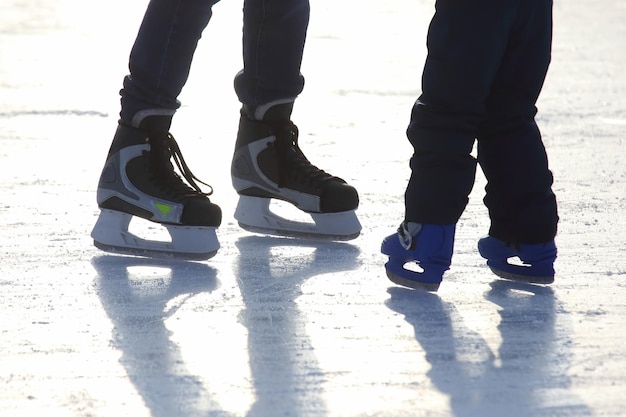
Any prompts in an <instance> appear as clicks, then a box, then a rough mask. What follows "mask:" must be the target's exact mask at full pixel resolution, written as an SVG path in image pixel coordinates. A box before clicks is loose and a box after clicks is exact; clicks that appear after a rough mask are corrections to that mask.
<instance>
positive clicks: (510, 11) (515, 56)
mask: <svg viewBox="0 0 626 417" xmlns="http://www.w3.org/2000/svg"><path fill="white" fill-rule="evenodd" d="M530 10H534V11H535V12H532V13H531V12H530ZM540 11H542V13H540ZM546 13H547V15H546ZM546 16H551V1H550V0H477V1H472V2H467V1H465V0H438V1H437V3H436V13H435V16H434V17H433V20H432V22H431V25H430V27H429V33H428V57H427V60H426V64H425V67H424V73H423V79H422V84H423V85H422V90H423V93H422V96H421V97H420V99H419V100H418V101H417V102H416V104H415V106H414V107H413V112H412V115H411V122H410V125H409V128H408V130H407V136H408V138H409V140H410V142H411V143H412V145H413V147H414V154H413V157H412V158H411V169H412V173H411V178H410V180H409V184H408V187H407V190H406V196H405V201H406V214H405V216H406V220H409V221H415V222H419V223H434V224H453V223H456V222H457V221H458V219H459V217H460V216H461V214H462V212H463V210H464V209H465V206H466V205H467V199H468V195H469V194H470V192H471V190H472V187H473V184H474V178H475V172H476V160H475V159H474V158H473V157H472V156H471V155H470V153H471V150H472V147H473V145H474V141H475V140H476V139H478V141H479V161H480V163H481V166H482V167H483V169H484V170H485V175H486V176H487V179H488V181H489V182H490V185H489V186H488V189H487V194H488V196H487V198H486V200H485V202H486V204H487V205H488V207H489V209H490V213H491V214H492V215H495V216H496V217H495V219H496V220H495V221H496V223H499V222H498V220H497V219H498V216H501V215H502V208H503V207H504V206H505V205H506V206H507V210H511V209H512V210H514V212H515V213H516V214H515V215H514V217H515V218H516V221H520V220H521V218H523V217H528V218H529V219H530V217H531V216H535V215H536V211H535V212H533V213H529V212H527V210H526V209H527V208H528V205H526V206H523V205H522V206H520V205H519V201H520V196H528V192H527V191H525V190H528V189H529V188H533V187H534V188H535V190H536V188H537V187H536V186H535V185H533V184H536V183H541V185H540V186H539V187H541V188H542V192H543V194H544V195H546V194H548V195H551V196H552V199H554V196H553V194H552V191H551V189H550V186H551V174H550V173H549V171H548V170H547V161H546V158H545V149H544V148H543V144H542V143H541V137H540V135H539V131H538V129H537V128H536V125H535V122H534V115H535V112H536V109H535V102H536V100H537V97H538V95H539V91H540V90H541V87H542V85H543V80H544V78H545V74H546V71H547V66H548V63H549V57H550V44H551V19H550V20H549V22H548V21H546V18H547V17H546ZM535 48H538V49H537V50H535ZM529 126H531V127H533V128H528V127H529ZM507 137H509V138H510V139H507ZM498 141H500V142H501V143H500V145H499V146H495V145H494V143H495V142H498ZM482 142H485V143H482ZM504 142H506V143H507V145H506V146H504V145H502V143H504ZM484 145H486V146H484ZM503 146H504V147H505V148H507V150H506V151H504V150H501V149H500V150H497V149H498V147H499V148H502V147H503ZM524 148H527V149H528V151H527V152H526V153H527V155H521V154H520V155H519V159H518V160H517V161H518V163H517V165H515V164H506V165H505V164H498V163H497V161H498V157H499V156H498V155H499V153H500V152H503V153H504V154H503V155H502V157H503V158H506V157H507V152H510V155H516V153H515V152H516V150H517V149H524ZM537 155H543V163H542V161H540V160H538V159H537ZM524 173H526V174H524ZM520 175H525V177H526V179H525V180H523V181H518V182H517V183H515V186H517V187H519V188H517V189H513V188H512V187H503V186H498V184H499V183H498V180H497V179H496V178H512V177H514V178H519V176H520ZM548 176H549V178H550V181H548V182H546V180H545V179H546V178H547V177H548ZM492 181H495V183H496V187H495V188H494V187H491V183H492ZM502 182H503V181H501V182H500V184H501V183H502ZM496 196H497V197H496ZM522 198H523V197H522ZM505 202H506V203H505ZM547 203H548V202H547V201H543V202H542V203H540V204H539V205H541V207H542V208H543V209H544V210H546V211H550V212H551V211H553V209H555V206H554V204H551V205H550V204H548V205H550V207H548V205H546V204H547ZM510 220H511V216H510V215H509V218H507V219H506V222H507V223H508V222H509V221H510ZM529 222H530V220H529ZM535 222H536V220H535ZM549 222H553V223H554V222H555V220H554V218H553V216H552V217H551V218H550V220H549ZM527 223H528V222H527ZM544 223H545V222H544ZM535 224H536V227H535V229H536V232H533V233H539V232H541V234H545V233H548V232H546V231H545V230H544V227H545V225H539V224H537V223H535ZM550 229H551V231H550V232H549V233H552V229H554V227H551V228H550ZM493 231H494V232H495V229H494V230H493ZM549 233H548V234H549ZM496 237H500V238H503V236H496ZM509 237H510V238H511V240H517V241H519V239H527V238H528V237H526V236H521V235H519V236H513V235H510V236H509ZM533 239H535V238H533ZM524 243H532V242H530V241H525V242H524Z"/></svg>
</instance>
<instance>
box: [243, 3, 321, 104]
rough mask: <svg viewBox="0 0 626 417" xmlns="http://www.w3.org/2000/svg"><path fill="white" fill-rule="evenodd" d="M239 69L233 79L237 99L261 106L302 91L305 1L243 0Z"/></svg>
mask: <svg viewBox="0 0 626 417" xmlns="http://www.w3.org/2000/svg"><path fill="white" fill-rule="evenodd" d="M243 13H244V15H243V19H244V27H243V64H244V67H243V70H242V71H241V72H240V73H239V74H237V77H236V78H235V91H236V92H237V95H238V97H239V100H240V101H241V102H242V103H244V104H246V105H248V106H261V105H264V104H267V103H271V102H274V101H277V100H285V99H289V100H290V101H293V100H295V98H296V97H297V96H298V94H300V93H301V92H302V89H303V87H304V77H303V76H302V74H301V73H300V65H301V63H302V54H303V51H304V43H305V40H306V33H307V28H308V24H309V14H310V6H309V1H308V0H244V9H243Z"/></svg>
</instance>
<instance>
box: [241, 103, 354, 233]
mask: <svg viewBox="0 0 626 417" xmlns="http://www.w3.org/2000/svg"><path fill="white" fill-rule="evenodd" d="M292 107H293V102H287V103H278V104H274V105H268V106H264V108H249V107H247V106H244V108H243V109H242V111H241V119H240V123H239V132H238V135H237V143H236V145H235V153H234V156H233V161H232V167H231V176H232V183H233V187H234V188H235V190H236V191H237V193H238V194H239V202H238V204H237V208H236V210H235V218H236V219H237V221H238V222H239V225H240V226H241V227H242V228H244V229H246V230H249V231H253V232H260V233H268V234H276V235H283V236H296V237H312V238H323V239H333V240H350V239H354V238H356V237H357V236H358V235H359V233H360V231H361V224H360V223H359V221H358V219H357V217H356V214H355V210H356V208H357V207H358V205H359V196H358V194H357V191H356V190H355V189H354V188H353V187H351V186H350V185H348V184H346V182H345V181H344V180H342V179H341V178H337V177H334V176H332V175H330V174H328V173H326V172H324V171H322V170H321V169H319V168H317V167H316V166H314V165H312V164H311V163H310V162H309V161H308V159H307V158H306V157H305V156H304V154H303V153H302V151H301V150H300V147H299V146H298V129H297V127H296V126H295V125H294V124H293V123H292V122H291V121H290V115H291V109H292ZM271 199H279V200H283V201H287V202H289V203H291V204H293V205H294V206H295V207H297V208H298V209H300V210H302V211H303V212H305V213H307V214H308V215H310V217H311V218H312V220H313V223H311V222H306V221H295V220H290V219H286V218H284V217H281V216H279V215H277V214H275V213H274V212H272V211H270V201H271Z"/></svg>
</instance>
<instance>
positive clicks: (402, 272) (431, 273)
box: [381, 222, 456, 291]
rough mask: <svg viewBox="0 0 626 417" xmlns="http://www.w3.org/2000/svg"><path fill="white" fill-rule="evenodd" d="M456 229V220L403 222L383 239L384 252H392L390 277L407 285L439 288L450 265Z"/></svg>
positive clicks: (389, 254)
mask: <svg viewBox="0 0 626 417" xmlns="http://www.w3.org/2000/svg"><path fill="white" fill-rule="evenodd" d="M455 229H456V226H455V225H454V224H450V225H437V224H419V223H407V222H403V223H402V224H401V225H400V227H399V228H398V232H397V233H396V234H393V235H390V236H387V237H386V238H385V239H384V240H383V243H382V247H381V252H382V253H383V254H385V255H388V256H389V261H387V263H386V264H385V270H386V271H387V277H388V278H389V279H390V280H391V281H392V282H394V283H396V284H398V285H402V286H405V287H410V288H421V289H424V290H426V291H437V290H438V289H439V284H440V283H441V280H442V278H443V273H444V272H445V271H447V270H448V269H449V268H450V263H451V261H452V252H453V249H454V233H455ZM409 264H411V265H409ZM407 266H408V267H409V268H407Z"/></svg>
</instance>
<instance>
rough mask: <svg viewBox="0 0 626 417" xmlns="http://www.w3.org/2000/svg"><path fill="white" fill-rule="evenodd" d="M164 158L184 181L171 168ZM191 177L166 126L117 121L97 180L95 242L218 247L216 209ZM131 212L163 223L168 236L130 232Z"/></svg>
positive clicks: (159, 249) (180, 251)
mask: <svg viewBox="0 0 626 417" xmlns="http://www.w3.org/2000/svg"><path fill="white" fill-rule="evenodd" d="M168 126H169V124H168ZM170 159H173V160H174V162H175V163H176V166H177V167H178V169H179V171H180V172H181V174H182V176H183V178H184V179H185V180H186V181H187V183H188V184H189V185H188V184H186V183H185V182H184V181H183V178H181V177H180V176H179V175H178V174H177V173H176V172H175V170H174V166H173V165H172V163H171V162H170ZM196 181H198V182H200V183H202V182H201V181H199V180H198V179H197V178H196V177H195V176H194V175H193V174H192V173H191V171H190V170H189V168H188V167H187V164H186V163H185V161H184V159H183V157H182V155H181V152H180V149H179V148H178V145H177V143H176V141H175V140H174V138H173V137H172V135H170V134H169V133H167V130H165V131H160V132H155V131H153V130H145V129H142V128H139V129H138V128H133V127H128V126H125V125H123V124H121V123H120V125H119V126H118V128H117V131H116V133H115V137H114V138H113V143H112V145H111V149H110V150H109V155H108V157H107V160H106V163H105V166H104V169H103V170H102V175H101V177H100V181H99V183H98V192H97V200H98V206H99V208H100V210H101V212H100V216H99V217H98V221H97V222H96V225H95V227H94V229H93V231H92V233H91V236H92V237H93V239H94V244H95V246H96V247H98V248H100V249H102V250H105V251H109V252H116V253H125V254H133V255H140V256H151V257H171V258H181V259H192V260H202V259H208V258H210V257H212V256H213V255H215V253H216V252H217V250H218V248H219V242H218V240H217V236H216V233H215V230H216V228H217V227H218V226H219V225H220V223H221V218H222V212H221V210H220V208H219V207H218V206H217V205H215V204H213V203H211V201H210V200H209V198H208V195H210V194H211V192H209V193H203V192H202V191H201V190H200V187H199V186H198V185H197V184H196ZM202 184H204V183H202ZM205 185H207V184H205ZM209 188H210V186H209ZM133 216H137V217H141V218H144V219H147V220H150V221H152V222H155V223H159V224H161V225H163V226H164V227H165V228H166V229H167V232H168V233H169V235H170V237H171V241H170V242H167V241H158V240H148V239H143V238H140V237H138V236H136V235H134V234H132V233H130V232H129V231H128V225H129V223H130V221H131V219H132V217H133Z"/></svg>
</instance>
